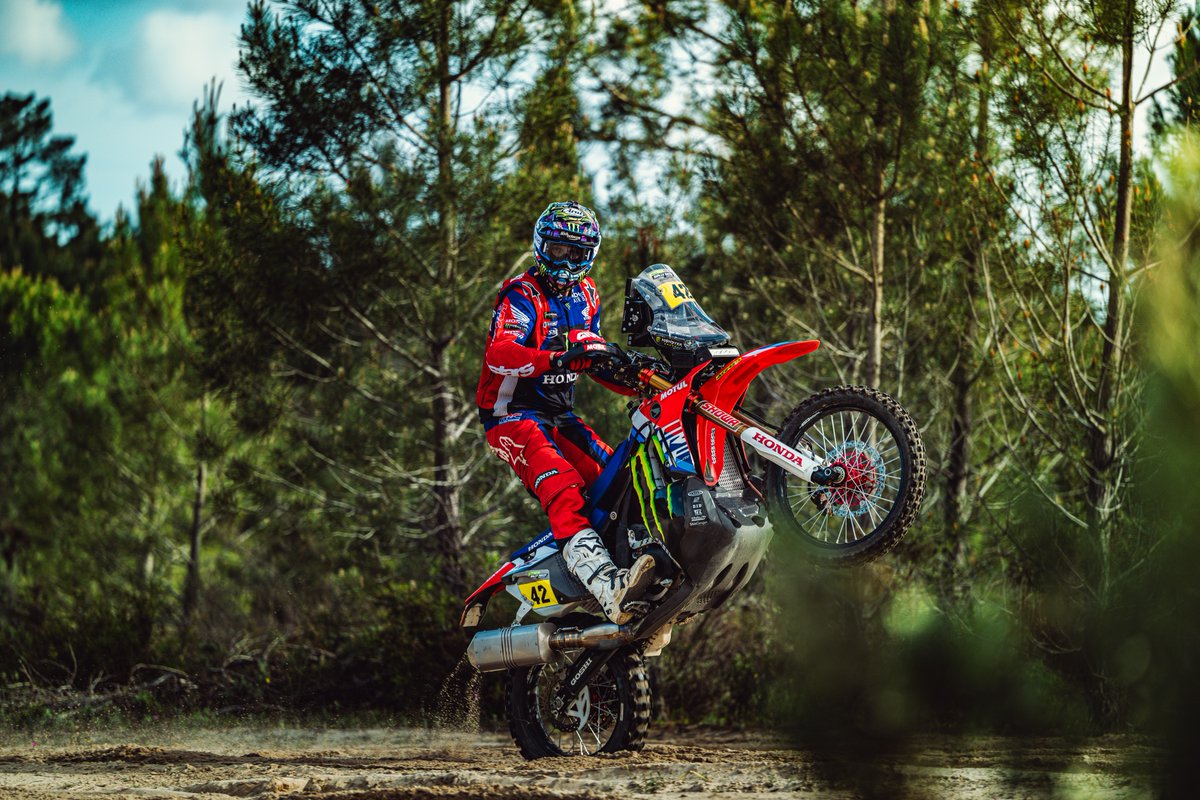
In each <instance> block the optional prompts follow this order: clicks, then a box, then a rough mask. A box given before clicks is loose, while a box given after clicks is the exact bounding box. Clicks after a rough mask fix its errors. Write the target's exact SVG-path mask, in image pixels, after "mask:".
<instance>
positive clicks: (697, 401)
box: [641, 369, 846, 486]
mask: <svg viewBox="0 0 1200 800" xmlns="http://www.w3.org/2000/svg"><path fill="white" fill-rule="evenodd" d="M641 379H642V382H643V383H645V384H646V385H647V386H649V387H650V388H651V389H653V390H654V391H656V392H664V391H666V390H667V389H670V388H671V386H672V385H673V384H672V383H671V382H670V381H668V380H667V379H666V378H664V377H663V376H661V375H659V374H658V373H657V372H655V371H653V370H650V369H645V370H642V372H641ZM688 408H689V409H691V411H693V412H694V413H696V414H697V415H699V416H701V417H704V418H705V419H707V420H708V421H709V422H712V423H714V424H716V425H719V426H720V427H722V428H724V429H725V430H726V431H728V432H729V433H732V434H733V435H734V436H737V437H738V438H739V439H741V440H742V441H743V442H745V443H746V445H747V446H749V447H750V448H752V449H753V450H754V451H756V452H757V453H758V454H759V455H761V456H762V457H763V458H765V459H767V460H768V461H770V462H771V463H773V464H778V465H779V466H781V467H783V468H784V469H785V470H787V471H788V472H790V473H792V474H793V475H795V476H796V477H798V478H802V479H804V480H806V481H808V482H809V483H815V484H817V485H818V486H831V485H837V484H839V483H841V482H843V481H844V480H846V471H845V470H844V469H843V468H842V467H840V466H837V465H834V466H828V467H827V466H824V465H823V464H822V463H821V460H820V459H819V458H817V456H816V454H815V453H813V452H812V451H810V450H809V449H808V448H807V447H798V448H796V447H789V446H788V445H786V444H784V443H783V442H781V441H779V440H778V439H776V438H775V437H774V436H772V435H771V434H769V433H767V432H766V431H764V430H763V429H762V428H760V427H758V425H757V424H756V423H755V421H754V420H752V419H749V418H748V417H746V416H744V415H742V414H739V413H737V412H736V411H734V412H732V413H730V412H728V411H726V410H725V409H723V408H721V407H720V406H718V405H715V404H713V403H710V402H709V401H708V400H705V399H703V398H702V397H700V395H699V394H696V393H693V394H692V395H691V396H690V397H688Z"/></svg>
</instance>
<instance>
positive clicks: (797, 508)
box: [766, 386, 925, 565]
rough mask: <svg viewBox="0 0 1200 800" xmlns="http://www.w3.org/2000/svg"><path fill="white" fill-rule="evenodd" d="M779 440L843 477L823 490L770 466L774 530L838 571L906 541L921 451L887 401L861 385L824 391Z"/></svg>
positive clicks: (912, 429) (919, 485)
mask: <svg viewBox="0 0 1200 800" xmlns="http://www.w3.org/2000/svg"><path fill="white" fill-rule="evenodd" d="M777 438H778V439H779V440H780V441H782V442H784V443H785V444H787V445H789V446H791V447H797V446H798V445H802V446H804V447H806V448H808V449H809V450H810V451H812V452H813V453H814V454H816V456H817V458H818V459H820V460H821V461H822V465H823V466H837V467H839V468H841V469H842V470H843V472H844V474H845V476H846V477H845V479H844V480H843V482H842V483H840V484H838V485H835V486H829V487H821V486H818V485H816V484H813V483H807V482H805V481H804V480H802V479H801V478H799V477H797V476H795V475H793V474H792V473H790V472H788V471H787V470H785V469H783V468H782V467H779V466H777V465H775V464H770V465H769V466H768V467H767V472H766V490H767V492H766V494H767V507H768V512H769V514H770V517H771V524H772V525H773V526H774V527H775V528H776V529H778V530H782V531H784V532H785V533H787V534H790V535H791V536H792V538H793V539H795V540H796V541H798V542H799V543H800V544H801V545H802V546H803V547H804V549H805V550H806V551H807V552H808V553H810V554H811V555H813V556H815V557H816V558H817V559H819V560H821V561H823V562H826V563H831V564H839V565H850V564H861V563H864V562H867V561H873V560H875V559H876V558H879V557H880V556H882V555H884V554H885V553H887V552H889V551H891V550H892V548H894V547H895V546H896V545H897V544H898V543H899V542H900V540H901V539H902V538H904V534H906V533H907V532H908V529H909V528H910V527H911V526H912V524H913V522H914V521H915V520H916V518H917V513H918V511H920V508H921V498H922V496H923V495H924V493H925V445H924V444H923V443H922V442H921V435H920V433H919V431H918V430H917V425H916V423H915V422H913V419H912V417H910V416H909V415H908V412H907V411H905V410H904V409H903V408H902V407H901V406H900V404H899V403H897V402H896V401H895V400H894V399H892V397H890V396H889V395H887V394H884V393H883V392H881V391H878V390H877V389H870V388H867V387H865V386H838V387H835V388H833V389H826V390H825V391H823V392H819V393H817V394H815V395H813V396H812V397H810V398H808V399H807V400H805V401H804V402H803V403H801V404H800V405H798V406H796V408H795V409H793V410H792V412H791V413H790V414H788V416H787V418H786V419H785V420H784V422H783V426H782V427H781V428H780V430H779V436H778V437H777Z"/></svg>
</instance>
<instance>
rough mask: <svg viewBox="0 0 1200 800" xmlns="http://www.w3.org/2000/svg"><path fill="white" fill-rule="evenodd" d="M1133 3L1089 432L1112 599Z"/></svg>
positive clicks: (1103, 582)
mask: <svg viewBox="0 0 1200 800" xmlns="http://www.w3.org/2000/svg"><path fill="white" fill-rule="evenodd" d="M1133 13H1134V4H1133V0H1126V4H1125V19H1124V20H1123V28H1124V30H1123V32H1122V37H1121V104H1120V106H1119V108H1118V109H1117V114H1118V118H1119V120H1120V128H1121V134H1120V136H1121V139H1120V149H1119V153H1120V155H1119V158H1118V162H1117V198H1116V209H1115V215H1114V217H1115V218H1114V225H1113V246H1112V266H1111V269H1110V272H1109V276H1108V287H1107V288H1108V303H1107V306H1106V309H1105V317H1104V327H1103V331H1104V341H1103V343H1102V345H1101V349H1100V363H1099V371H1098V374H1097V378H1096V394H1095V406H1094V407H1093V409H1092V415H1091V417H1092V419H1091V426H1090V428H1089V429H1088V436H1087V438H1088V442H1087V444H1088V448H1087V451H1088V455H1087V458H1088V465H1087V466H1088V485H1087V504H1088V509H1087V510H1088V527H1089V528H1090V529H1091V531H1092V533H1093V535H1094V536H1096V539H1097V546H1098V550H1099V560H1100V597H1101V598H1106V597H1107V596H1108V592H1109V588H1110V582H1111V547H1110V537H1111V535H1112V530H1111V528H1112V524H1111V523H1112V512H1113V502H1114V500H1115V498H1116V487H1115V486H1113V485H1112V482H1113V480H1114V476H1113V474H1112V465H1113V462H1114V460H1115V456H1116V454H1115V451H1114V442H1115V441H1116V437H1115V433H1114V431H1113V425H1114V423H1115V422H1116V420H1115V416H1116V415H1115V414H1114V413H1113V412H1114V407H1115V405H1116V399H1115V395H1116V390H1117V382H1118V381H1119V380H1120V378H1121V365H1122V360H1123V353H1122V340H1123V338H1124V336H1125V322H1126V320H1125V314H1126V308H1125V277H1126V270H1127V268H1128V262H1129V225H1130V219H1131V216H1132V205H1133V204H1132V199H1133V198H1132V188H1133V112H1134V107H1133V86H1132V82H1133V24H1134V18H1133Z"/></svg>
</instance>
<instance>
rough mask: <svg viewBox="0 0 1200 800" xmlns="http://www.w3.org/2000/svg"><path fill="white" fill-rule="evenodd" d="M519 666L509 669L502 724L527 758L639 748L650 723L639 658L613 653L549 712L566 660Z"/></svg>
mask: <svg viewBox="0 0 1200 800" xmlns="http://www.w3.org/2000/svg"><path fill="white" fill-rule="evenodd" d="M570 661H571V659H570V658H564V659H561V660H559V661H557V662H554V663H552V664H538V665H536V666H532V667H521V668H519V669H514V670H511V671H510V672H509V682H508V697H507V700H508V703H507V706H508V708H507V711H508V727H509V731H510V732H511V733H512V737H513V741H515V742H516V743H517V747H519V748H520V750H521V755H523V756H525V758H528V759H535V758H544V757H546V756H570V755H594V754H596V753H613V752H616V751H618V750H641V749H642V744H643V742H642V740H643V739H644V738H645V736H646V731H647V729H648V728H649V727H650V680H649V677H648V675H647V673H646V665H645V662H644V661H643V660H642V657H641V656H640V655H638V654H637V653H636V652H633V651H625V652H621V653H617V654H615V655H614V656H613V657H612V658H611V659H610V660H609V661H608V663H607V664H605V665H604V667H603V668H602V669H600V671H599V672H597V673H596V675H595V676H594V677H593V678H592V680H591V681H590V682H589V683H588V685H587V686H584V687H583V688H582V689H580V691H579V693H578V694H577V695H575V697H574V698H572V699H571V702H570V703H569V704H568V705H567V707H566V708H564V709H562V710H560V711H558V712H555V711H554V710H553V709H552V708H551V699H552V698H553V697H554V693H555V691H556V690H557V689H558V686H559V684H560V683H561V682H562V680H563V676H564V674H565V673H566V671H567V666H568V665H569V664H570Z"/></svg>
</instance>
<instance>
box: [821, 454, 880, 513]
mask: <svg viewBox="0 0 1200 800" xmlns="http://www.w3.org/2000/svg"><path fill="white" fill-rule="evenodd" d="M832 466H837V467H841V468H842V469H844V470H845V471H846V480H844V481H842V482H841V483H840V484H838V485H837V486H836V487H830V488H831V489H832V491H833V496H832V497H831V498H830V500H831V501H832V502H833V503H835V504H836V505H839V506H843V507H845V508H846V509H847V510H848V511H850V512H851V513H853V514H857V513H861V512H860V511H859V509H860V508H861V507H863V506H865V505H866V504H867V503H868V502H869V500H870V498H871V495H872V494H873V493H874V492H875V487H876V485H877V482H878V478H879V476H878V472H877V470H876V469H875V461H874V460H873V459H872V458H871V456H870V454H868V453H864V452H863V451H862V450H858V449H856V448H852V449H849V450H846V451H845V452H844V453H842V454H841V455H840V456H838V458H837V460H835V461H834V462H833V464H832Z"/></svg>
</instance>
